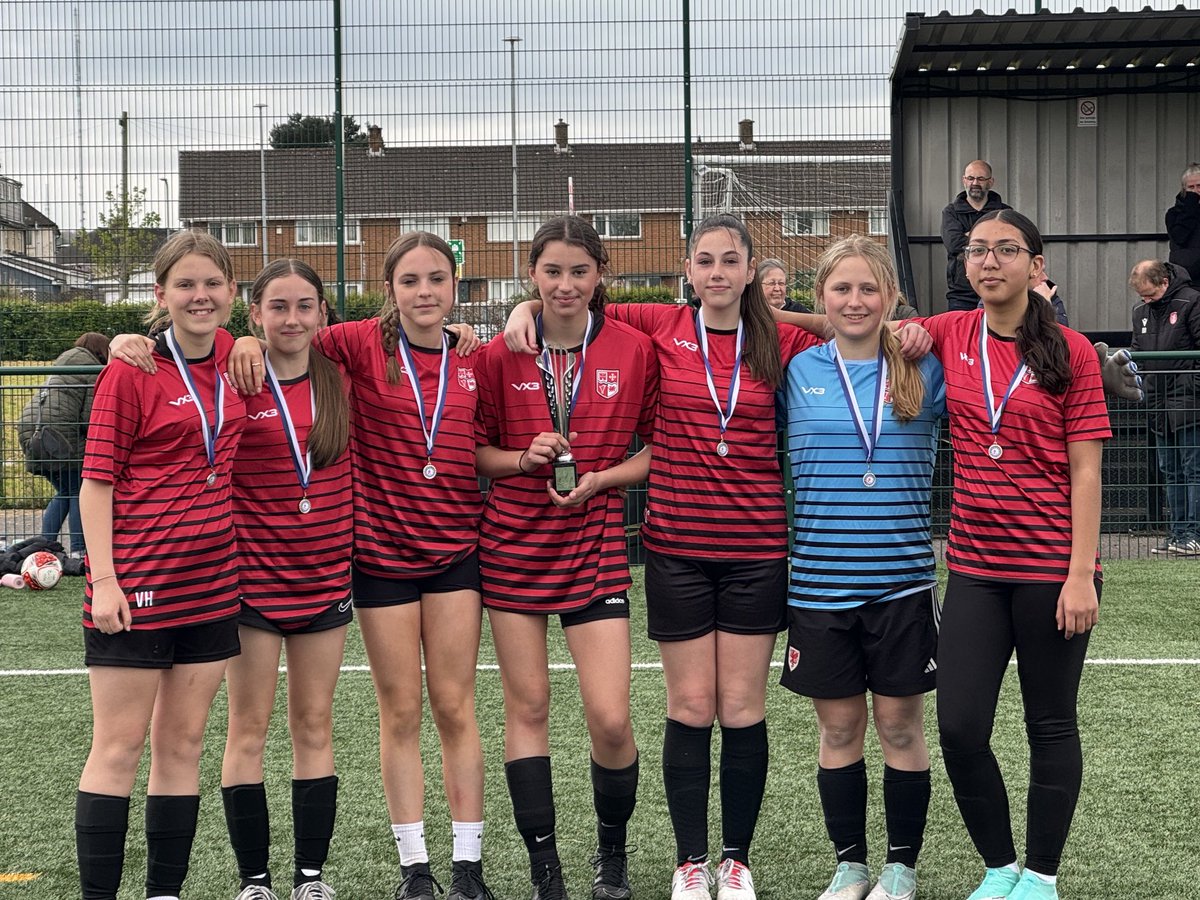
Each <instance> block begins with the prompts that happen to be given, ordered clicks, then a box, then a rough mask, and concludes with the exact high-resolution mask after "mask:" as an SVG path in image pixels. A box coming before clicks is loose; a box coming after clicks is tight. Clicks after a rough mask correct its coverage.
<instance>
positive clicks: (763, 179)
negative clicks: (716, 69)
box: [179, 141, 889, 221]
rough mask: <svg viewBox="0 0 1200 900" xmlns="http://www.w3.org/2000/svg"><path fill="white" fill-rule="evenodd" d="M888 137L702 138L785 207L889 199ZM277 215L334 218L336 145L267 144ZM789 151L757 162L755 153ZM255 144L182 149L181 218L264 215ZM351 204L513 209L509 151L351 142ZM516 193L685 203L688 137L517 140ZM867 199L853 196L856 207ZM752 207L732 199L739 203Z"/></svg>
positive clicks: (558, 199) (532, 204)
mask: <svg viewBox="0 0 1200 900" xmlns="http://www.w3.org/2000/svg"><path fill="white" fill-rule="evenodd" d="M888 151H889V145H888V143H887V142H886V141H776V142H759V143H758V145H757V147H756V149H755V150H754V151H752V152H748V153H747V152H742V151H740V150H739V148H738V144H737V143H736V142H721V143H705V144H696V145H694V147H693V154H694V155H695V156H696V158H697V161H698V164H701V163H702V160H703V159H704V158H706V157H716V158H719V159H720V160H722V162H721V165H722V167H724V168H726V169H732V170H733V171H735V172H736V173H738V180H739V182H741V183H743V185H753V187H752V191H753V192H757V193H760V194H761V195H762V196H769V197H772V198H786V200H787V202H786V203H783V204H782V205H784V206H788V205H791V206H798V207H803V206H825V205H829V204H828V200H829V197H830V196H831V193H832V192H833V191H838V192H839V193H838V196H839V198H841V200H840V201H839V203H838V204H837V205H838V206H839V207H840V208H846V207H847V206H848V204H846V203H845V202H844V198H845V197H846V196H851V197H856V196H858V195H861V197H860V198H859V199H860V204H861V206H864V207H866V206H882V205H884V204H885V202H886V201H885V192H886V188H887V184H886V182H887V172H888V164H887V158H886V154H887V153H888ZM264 156H265V162H266V182H267V213H268V217H269V218H284V219H292V218H297V217H304V216H332V215H334V212H335V184H334V164H333V148H332V147H320V148H297V149H285V150H268V151H266V153H265V154H264ZM767 157H784V158H785V159H786V161H785V162H780V163H778V164H772V165H758V164H755V163H752V162H746V161H747V160H756V159H757V160H761V159H763V158H767ZM259 166H260V162H259V152H258V151H257V150H216V151H199V150H195V151H191V150H185V151H182V152H181V153H180V154H179V179H180V197H179V207H180V215H181V216H182V217H183V219H184V220H186V221H212V220H215V219H221V218H230V219H255V218H258V217H259V216H260V215H261V193H260V169H259ZM345 172H346V175H345V196H346V213H347V215H348V216H351V217H354V218H374V217H381V218H393V217H405V216H419V215H433V214H439V215H451V216H454V215H457V216H464V215H484V214H488V213H497V212H503V211H506V210H511V208H512V149H511V147H509V146H505V145H487V146H425V147H420V146H418V147H388V148H387V150H386V152H385V153H384V155H383V156H370V155H369V154H368V152H367V147H366V146H365V145H349V146H347V147H346V148H345ZM517 172H518V198H519V203H520V206H521V208H522V209H527V210H530V211H538V212H550V211H564V210H566V208H567V191H568V188H567V184H568V182H567V180H568V178H571V179H573V185H574V194H575V208H576V209H578V210H579V211H581V212H594V211H613V212H615V211H619V210H640V211H649V210H682V209H683V206H684V193H683V188H682V173H683V145H682V144H678V143H640V144H573V145H571V149H570V152H569V153H557V152H555V147H554V145H553V144H551V143H547V144H544V145H529V144H526V145H519V146H518V147H517ZM860 204H849V206H857V205H860ZM744 205H746V204H743V203H739V202H737V201H736V200H735V202H734V206H735V208H739V207H742V206H744Z"/></svg>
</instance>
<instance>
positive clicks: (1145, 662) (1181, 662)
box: [0, 657, 1200, 678]
mask: <svg viewBox="0 0 1200 900" xmlns="http://www.w3.org/2000/svg"><path fill="white" fill-rule="evenodd" d="M1008 664H1009V665H1010V666H1015V665H1016V664H1017V661H1016V660H1015V659H1013V660H1009V663H1008ZM1084 664H1085V665H1089V666H1200V659H1185V658H1182V657H1181V658H1177V659H1171V658H1156V657H1147V658H1145V659H1119V658H1117V659H1088V660H1084ZM421 668H422V670H423V669H424V668H425V667H424V666H422V667H421ZM549 668H550V671H551V672H572V671H574V670H575V664H574V663H550V667H549ZM631 668H632V669H633V670H634V671H635V672H661V671H662V663H656V662H645V663H634V664H633V665H632V666H631ZM771 668H772V669H781V668H783V663H781V662H773V663H771ZM279 671H280V672H281V673H282V672H286V671H287V667H286V666H280V667H279ZM341 671H343V672H370V671H371V669H370V667H368V666H342V668H341ZM475 671H477V672H498V671H500V667H499V666H498V665H496V664H495V663H480V664H479V665H477V666H476V667H475ZM86 674H87V669H0V678H39V677H47V676H54V675H86Z"/></svg>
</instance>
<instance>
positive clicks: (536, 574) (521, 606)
mask: <svg viewBox="0 0 1200 900" xmlns="http://www.w3.org/2000/svg"><path fill="white" fill-rule="evenodd" d="M597 326H598V327H595V326H594V333H593V338H592V340H591V342H590V343H589V345H588V348H587V358H586V361H585V360H584V358H583V355H582V354H581V353H579V352H576V353H575V360H576V365H577V366H580V365H581V364H582V366H583V367H582V369H581V370H580V371H578V374H577V375H576V378H578V379H580V381H579V393H578V399H577V401H576V405H575V409H574V412H573V414H572V415H571V423H570V429H571V431H574V432H577V433H578V436H577V437H576V438H575V440H574V441H572V442H571V455H572V456H574V458H575V463H576V467H577V471H578V473H579V476H580V477H582V476H583V475H584V473H587V472H595V471H601V470H604V469H608V468H611V467H612V466H615V465H618V464H619V463H621V462H622V461H624V460H625V458H626V455H627V453H628V451H629V449H630V444H631V443H632V440H633V436H634V435H635V434H637V435H639V436H640V437H641V438H642V439H643V440H644V441H649V440H650V439H651V433H652V429H653V424H654V412H655V406H656V403H657V399H658V365H657V362H656V361H655V358H654V349H653V347H652V346H651V344H650V341H649V339H648V338H647V337H646V336H645V335H644V334H641V333H639V332H637V331H635V330H633V329H632V328H630V327H628V326H627V325H623V324H621V323H620V322H617V321H615V320H612V319H609V320H607V321H605V320H604V318H603V317H601V319H600V321H599V322H597ZM481 368H482V371H483V377H482V378H481V379H480V382H479V385H480V392H479V418H480V421H481V422H482V423H483V428H484V431H485V432H486V440H487V442H488V443H489V444H491V445H493V446H496V447H500V448H502V449H504V450H525V449H526V448H527V447H528V446H529V444H530V442H532V440H533V439H534V438H535V437H537V435H539V434H540V433H542V432H544V431H552V430H553V429H554V426H553V425H552V424H551V419H550V408H549V404H548V401H547V399H546V392H545V389H544V387H543V379H542V373H541V370H540V369H538V366H537V363H536V357H534V356H531V355H530V354H527V353H513V352H511V351H510V350H508V349H507V348H506V347H505V346H504V339H503V337H502V336H501V337H497V338H496V339H495V340H493V341H492V342H491V343H490V344H488V346H487V347H486V348H485V353H484V361H483V363H482V364H481ZM552 477H553V476H552V472H551V468H550V467H549V466H544V467H543V468H541V469H539V470H536V471H534V472H531V473H529V474H521V475H511V476H509V477H506V478H499V479H496V480H494V481H493V482H492V487H491V490H490V492H489V493H488V497H487V502H486V503H485V505H484V510H483V521H482V522H481V524H480V528H479V568H480V575H481V578H482V581H483V600H484V603H485V604H486V605H487V606H490V607H494V608H496V609H506V610H524V611H537V612H546V613H559V612H570V611H572V610H577V609H582V608H583V607H585V606H587V605H588V604H590V603H592V602H593V601H595V600H598V599H600V598H603V597H611V596H613V595H615V594H619V593H620V592H621V591H624V590H626V589H628V587H629V584H630V582H629V561H628V556H627V553H626V548H625V527H624V502H623V500H622V499H621V497H620V495H619V494H618V493H617V492H616V491H607V492H605V493H603V494H599V495H597V496H594V497H592V498H591V499H590V500H588V501H587V502H586V503H584V504H582V505H580V506H576V507H571V508H559V507H557V506H555V505H554V504H553V503H551V502H550V499H549V497H548V495H547V493H546V482H547V481H549V480H552Z"/></svg>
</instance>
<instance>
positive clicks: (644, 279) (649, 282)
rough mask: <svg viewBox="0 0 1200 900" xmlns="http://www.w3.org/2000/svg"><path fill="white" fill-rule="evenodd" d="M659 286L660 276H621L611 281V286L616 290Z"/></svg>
mask: <svg viewBox="0 0 1200 900" xmlns="http://www.w3.org/2000/svg"><path fill="white" fill-rule="evenodd" d="M661 285H662V276H660V275H622V276H621V277H620V278H616V279H613V281H612V286H613V287H617V288H655V287H659V286H661Z"/></svg>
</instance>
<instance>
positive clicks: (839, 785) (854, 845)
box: [817, 759, 867, 865]
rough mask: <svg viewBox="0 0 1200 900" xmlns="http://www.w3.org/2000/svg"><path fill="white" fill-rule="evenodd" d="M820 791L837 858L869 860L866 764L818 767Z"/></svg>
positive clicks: (845, 860) (863, 761) (864, 862)
mask: <svg viewBox="0 0 1200 900" xmlns="http://www.w3.org/2000/svg"><path fill="white" fill-rule="evenodd" d="M817 793H818V794H820V795H821V809H822V810H824V812H825V829H826V831H828V832H829V839H830V840H831V841H833V850H834V853H836V854H837V861H838V862H839V863H844V862H856V863H862V864H863V865H866V863H867V763H866V760H863V759H860V760H859V761H858V762H855V763H851V764H850V765H848V766H843V767H842V768H840V769H826V768H823V767H821V766H818V767H817Z"/></svg>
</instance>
